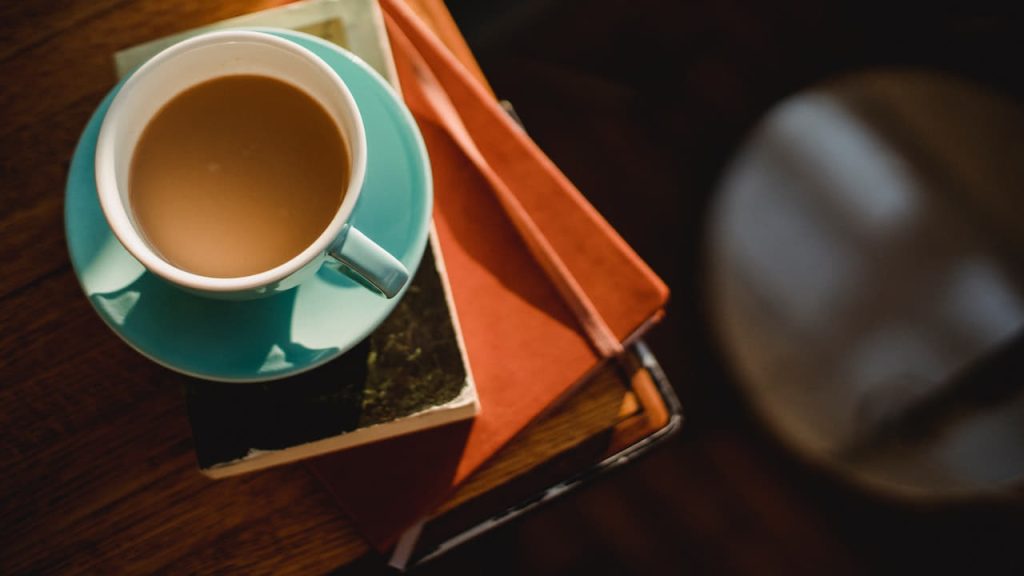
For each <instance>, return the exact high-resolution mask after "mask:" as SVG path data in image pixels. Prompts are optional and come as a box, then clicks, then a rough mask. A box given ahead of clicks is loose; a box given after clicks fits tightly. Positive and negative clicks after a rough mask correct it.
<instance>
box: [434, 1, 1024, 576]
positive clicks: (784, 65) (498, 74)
mask: <svg viewBox="0 0 1024 576" xmlns="http://www.w3.org/2000/svg"><path fill="white" fill-rule="evenodd" d="M448 6H449V8H450V9H451V11H452V13H453V14H454V16H455V19H456V21H457V23H458V24H459V26H460V28H461V30H462V32H463V33H464V34H465V36H466V38H467V40H468V42H469V44H470V47H471V48H472V50H473V51H474V53H475V55H476V56H477V58H478V59H479V61H480V63H481V66H482V67H483V70H484V72H485V74H486V75H487V77H488V78H489V80H490V81H491V83H492V85H493V87H494V89H495V91H496V92H497V94H498V95H499V97H501V98H506V99H509V100H511V101H512V103H513V104H514V105H515V107H516V110H517V111H518V113H519V115H520V116H521V118H522V120H523V122H524V123H525V125H526V128H527V130H528V131H529V132H530V133H531V134H532V135H533V137H534V138H535V139H536V140H537V142H538V143H539V144H540V146H541V147H542V148H543V149H544V150H545V151H546V152H547V153H548V154H549V155H550V156H551V157H552V158H553V159H554V161H555V162H556V163H557V164H558V165H559V166H560V167H561V168H562V169H563V170H564V171H565V172H566V174H567V175H568V176H569V177H570V178H571V179H572V180H573V181H574V182H575V183H576V184H577V185H578V187H579V188H580V189H581V190H582V191H583V192H584V193H585V194H586V195H587V197H588V198H589V199H590V200H591V201H592V202H593V203H594V204H595V205H596V207H597V208H598V209H599V210H600V211H601V213H602V214H604V216H605V217H606V218H607V219H608V220H609V221H611V223H612V224H613V225H614V226H615V227H616V228H617V229H618V230H619V231H620V233H621V234H622V235H623V236H624V237H625V238H626V240H627V241H628V242H630V243H631V244H632V245H633V246H634V247H635V249H636V250H637V251H638V252H639V253H640V254H641V255H642V256H643V257H644V258H645V259H646V260H647V261H648V262H649V263H650V264H651V265H652V266H653V267H654V269H655V270H656V271H657V272H658V273H659V274H660V275H661V276H662V277H663V278H664V279H665V280H666V281H667V282H668V283H669V285H670V286H671V288H672V291H673V297H672V302H671V304H670V308H669V314H668V317H667V319H666V320H665V322H664V323H663V324H662V325H660V326H659V327H658V328H657V329H656V330H655V331H654V332H653V333H652V334H651V335H650V337H649V338H648V342H649V343H650V345H651V347H652V348H653V350H654V352H655V353H656V355H657V356H658V358H659V359H660V361H661V362H662V364H663V366H664V367H665V369H666V372H667V373H668V376H669V378H670V379H671V380H672V382H673V383H674V385H675V387H676V389H677V391H678V393H679V395H680V397H681V399H682V401H683V404H684V406H685V410H686V416H687V421H686V423H685V426H684V429H683V432H682V433H681V434H679V435H678V436H676V437H675V438H674V439H673V440H672V441H671V442H669V443H668V444H667V445H665V446H662V447H661V448H660V449H659V450H658V451H657V452H656V453H653V454H651V455H649V456H648V457H646V458H645V459H643V460H642V461H641V462H638V463H636V464H634V465H631V466H629V467H626V468H625V469H624V470H622V471H620V472H617V473H615V474H613V475H612V476H610V477H607V478H604V479H602V480H599V481H597V482H596V483H594V484H592V485H590V486H589V487H587V488H585V489H583V490H581V491H579V492H576V493H575V494H573V495H571V496H569V497H567V498H563V499H562V500H560V501H557V502H556V503H554V504H552V505H549V506H546V507H544V508H542V509H541V510H539V511H536V512H535V513H533V514H530V515H528V516H527V517H526V518H524V519H521V520H519V521H516V522H514V523H512V524H510V525H507V526H505V527H503V528H500V529H498V530H496V531H494V532H492V533H490V534H488V535H486V536H484V537H482V538H480V539H478V540H476V541H474V542H472V543H470V544H468V545H465V546H464V547H462V548H460V549H459V550H457V551H456V552H453V553H451V554H449V555H448V556H446V557H443V558H442V559H440V560H438V561H436V562H434V563H432V564H430V565H428V566H427V567H426V569H425V570H423V572H424V573H429V574H447V573H453V572H456V573H462V572H472V573H487V574H506V573H507V574H521V573H528V574H567V573H588V574H589V573H595V574H598V573H599V574H661V573H693V572H696V573H725V574H764V573H848V572H850V573H864V572H871V573H875V572H890V571H893V572H895V571H907V570H912V571H913V572H914V573H918V572H921V571H923V570H926V569H938V570H941V571H942V572H943V573H944V572H948V571H950V570H957V571H963V572H969V573H989V572H993V571H999V570H1000V569H1001V570H1006V571H1009V572H1013V573H1020V570H1021V568H1020V561H1019V558H1020V557H1021V556H1020V554H1019V553H1018V549H1019V548H1020V547H1021V545H1022V544H1024V507H1022V506H1021V505H1020V504H1019V503H1017V504H1015V503H1013V502H1010V503H1007V502H1001V503H995V502H977V501H974V502H972V501H962V502H953V503H950V502H945V503H933V504H921V503H916V504H908V503H903V502H898V501H893V500H887V499H886V498H884V497H880V496H877V495H876V496H872V495H867V494H863V493H860V492H858V491H857V490H855V489H854V488H852V487H849V486H847V485H846V484H844V483H843V482H842V481H841V480H840V479H837V478H834V477H831V476H830V475H829V474H828V473H826V472H824V471H821V470H818V469H815V468H813V467H812V466H810V465H807V464H805V463H802V462H801V461H800V460H799V459H798V458H797V457H796V456H795V455H793V454H791V453H789V452H787V451H786V450H785V449H784V448H783V447H781V446H779V445H778V444H777V443H775V442H774V441H773V439H772V438H771V437H769V436H768V435H767V433H766V432H765V431H764V430H763V428H762V427H761V426H760V424H759V423H758V422H757V421H756V420H755V419H754V417H753V416H752V415H751V414H750V413H749V411H748V409H747V407H746V406H745V404H744V401H743V398H742V397H741V396H740V395H739V393H738V392H737V390H736V387H735V384H734V382H733V381H732V379H731V377H730V374H729V368H728V365H727V363H726V362H725V360H724V358H723V357H722V355H721V352H720V351H719V350H718V348H717V346H716V343H715V337H714V329H713V326H711V325H710V323H709V321H708V319H707V318H706V317H705V312H704V309H703V305H702V302H703V300H704V295H703V293H702V287H701V279H702V274H701V253H702V249H703V248H702V241H701V239H702V234H703V229H704V226H705V218H706V213H707V209H708V205H709V201H710V199H711V198H712V196H713V192H714V189H715V184H716V181H717V179H718V178H719V176H720V173H721V171H722V170H723V168H724V167H725V166H726V164H727V162H728V161H729V158H730V156H731V154H732V153H733V152H734V150H735V149H736V148H737V146H738V145H739V144H740V142H741V141H742V138H743V137H744V135H745V133H746V132H747V131H748V130H749V129H750V128H751V127H752V125H753V123H754V122H755V121H756V120H757V119H758V118H759V117H760V116H761V115H762V114H763V113H764V112H765V111H767V110H768V109H769V108H770V107H771V106H772V105H773V104H775V103H777V102H778V101H779V100H780V99H782V98H784V97H785V96H787V95H789V94H792V93H794V92H796V91H799V90H800V89H801V88H804V87H807V86H810V85H813V84H815V83H818V82H821V81H823V80H827V79H829V78H832V77H834V76H836V75H840V74H843V73H847V72H852V71H856V70H859V69H864V68H873V67H877V66H913V67H923V68H930V69H938V70H945V71H949V72H953V73H956V74H959V75H962V76H966V77H968V78H971V79H974V80H975V81H978V82H980V83H982V84H986V85H989V86H992V87H994V88H996V89H998V90H1001V91H1004V92H1007V93H1010V94H1011V95H1013V96H1014V97H1016V98H1017V99H1018V100H1020V99H1021V98H1024V90H1022V81H1021V79H1022V78H1024V65H1022V64H1021V62H1020V60H1019V56H1020V55H1022V54H1024V50H1022V49H1021V48H1022V46H1021V44H1022V43H1024V42H1022V41H1021V36H1022V32H1024V29H1022V27H1021V19H1020V18H1019V15H1018V14H1016V13H1015V12H1010V11H1008V10H996V9H994V8H993V7H992V6H990V5H986V4H978V3H972V4H970V5H969V6H961V7H957V8H944V7H937V6H923V5H922V6H913V5H895V6H894V5H891V4H865V3H847V4H830V5H828V6H823V5H822V4H821V3H817V2H801V1H782V2H764V3H753V2H736V1H725V2H669V1H660V0H640V1H629V2H627V1H625V0H598V1H593V2H592V1H585V0H562V1H554V0H492V1H487V2H485V1H481V0H449V1H448Z"/></svg>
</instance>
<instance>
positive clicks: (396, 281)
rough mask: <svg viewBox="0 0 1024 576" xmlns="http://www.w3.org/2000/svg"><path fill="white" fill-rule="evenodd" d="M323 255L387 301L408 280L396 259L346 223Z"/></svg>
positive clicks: (403, 267)
mask: <svg viewBox="0 0 1024 576" xmlns="http://www.w3.org/2000/svg"><path fill="white" fill-rule="evenodd" d="M327 254H328V255H329V256H330V257H332V258H334V259H335V260H337V261H338V262H340V263H341V264H342V271H343V272H345V273H346V275H348V276H350V277H351V278H352V279H353V280H355V281H357V282H359V283H360V284H362V285H363V286H366V287H367V288H370V289H372V290H375V291H377V292H380V293H381V294H383V295H384V296H386V297H387V298H393V297H394V296H395V295H396V294H398V292H399V291H401V290H402V287H403V286H405V284H406V282H408V281H409V271H408V270H406V268H405V265H403V264H402V263H401V262H399V261H398V258H395V257H394V256H392V255H391V254H388V253H387V252H386V251H385V250H384V249H383V248H381V247H380V246H378V245H377V244H376V243H375V242H374V241H373V240H370V239H369V238H367V237H366V235H365V234H363V233H362V232H360V231H359V230H356V229H355V228H354V227H352V226H350V225H348V224H346V225H345V227H344V228H343V229H342V231H341V234H338V237H337V238H336V239H335V240H334V243H333V244H331V247H330V248H329V249H328V250H327Z"/></svg>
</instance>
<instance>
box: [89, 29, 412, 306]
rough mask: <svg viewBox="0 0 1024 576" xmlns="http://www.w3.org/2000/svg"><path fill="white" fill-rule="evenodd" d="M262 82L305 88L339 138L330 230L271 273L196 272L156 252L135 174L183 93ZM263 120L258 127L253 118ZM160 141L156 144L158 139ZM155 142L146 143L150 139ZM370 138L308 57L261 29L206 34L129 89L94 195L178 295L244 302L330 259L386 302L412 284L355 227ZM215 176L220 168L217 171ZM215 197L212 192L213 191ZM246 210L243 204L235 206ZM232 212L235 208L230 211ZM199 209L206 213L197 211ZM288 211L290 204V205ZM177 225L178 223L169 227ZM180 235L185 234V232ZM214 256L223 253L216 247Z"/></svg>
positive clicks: (335, 84) (338, 82)
mask: <svg viewBox="0 0 1024 576" xmlns="http://www.w3.org/2000/svg"><path fill="white" fill-rule="evenodd" d="M238 76H248V77H263V78H269V79H273V80H276V81H279V82H282V83H285V84H287V85H289V86H291V87H294V88H297V89H299V90H301V92H303V93H304V94H305V95H306V96H308V97H310V98H312V100H313V101H315V103H316V104H318V105H319V107H320V108H321V109H322V111H323V113H325V114H326V117H327V118H329V121H330V122H333V124H334V126H335V127H336V128H337V131H338V134H339V135H340V136H341V139H342V140H343V144H344V145H343V146H342V147H341V148H339V150H343V151H344V152H343V154H344V155H345V156H346V157H345V158H339V159H338V161H339V162H346V163H347V164H346V166H347V167H348V169H347V171H346V176H345V179H346V181H344V182H339V183H338V186H339V190H341V193H342V195H341V196H340V201H339V202H338V203H337V208H336V209H335V210H333V212H330V211H328V212H327V213H325V214H324V215H323V220H324V221H325V222H326V225H325V226H324V227H323V229H322V231H320V232H319V233H318V234H317V233H316V232H315V231H313V232H312V237H313V239H312V241H310V242H308V243H303V244H302V247H301V249H300V250H299V251H297V253H295V254H294V255H293V256H290V257H288V258H287V259H286V260H285V261H283V262H280V263H278V264H276V265H273V266H272V267H269V268H267V269H263V270H258V271H254V272H252V273H246V274H244V275H240V276H233V275H220V274H211V273H203V272H197V271H196V270H190V269H188V268H187V267H184V266H182V265H181V264H180V263H178V262H172V261H171V259H170V258H168V257H167V256H165V255H164V251H161V250H159V249H158V248H157V246H155V245H154V243H153V242H152V241H151V239H150V238H149V237H148V236H147V233H146V230H145V229H144V227H143V226H142V225H141V224H140V219H139V217H138V214H136V213H135V212H134V211H133V202H138V199H137V198H135V199H133V194H132V193H131V185H130V184H131V183H132V179H131V171H132V165H133V158H134V156H135V153H136V150H137V149H138V148H139V146H140V141H142V140H143V136H144V133H145V131H146V129H147V127H148V126H150V124H151V123H153V122H154V118H158V115H159V114H160V113H161V110H162V109H163V108H164V107H165V106H166V105H168V103H170V102H171V101H172V100H174V99H175V98H176V97H178V96H179V95H182V94H185V93H187V92H188V91H189V90H190V89H193V88H195V87H197V86H201V85H209V84H204V83H210V82H211V81H214V80H218V79H224V78H228V77H238ZM254 120H258V119H254ZM154 137H155V136H154ZM147 138H149V136H147ZM368 153H372V152H371V151H368V150H367V147H366V135H365V132H364V129H363V123H362V120H361V118H360V114H359V108H358V107H357V105H356V102H355V100H354V99H353V97H352V95H351V93H350V92H349V90H348V88H347V87H346V86H345V82H344V80H343V79H342V78H340V77H339V76H338V75H337V74H336V73H335V72H334V71H333V70H332V69H331V68H330V67H329V66H328V65H327V64H326V63H324V62H323V61H322V60H320V59H319V58H318V57H317V56H316V55H315V54H313V53H312V52H310V51H309V50H307V49H305V48H303V47H301V46H299V45H297V44H295V43H293V42H289V41H288V40H285V39H283V38H279V37H277V36H274V35H271V34H268V33H264V32H257V31H243V30H227V31H217V32H210V33H206V34H201V35H199V36H195V37H192V38H190V39H187V40H184V41H182V42H179V43H177V44H175V45H173V46H171V47H169V48H167V49H165V50H163V51H162V52H160V53H159V54H157V55H156V56H154V57H153V58H152V59H150V60H149V61H147V62H146V63H145V64H143V65H142V66H141V67H139V68H138V69H137V70H136V71H135V72H134V73H133V74H132V75H131V76H130V77H129V78H128V80H127V81H126V82H125V83H124V85H123V86H122V88H121V90H120V91H119V92H118V94H117V96H116V97H115V98H114V100H113V102H112V103H111V105H110V108H109V110H108V112H107V114H106V117H105V118H104V120H103V123H102V126H101V128H100V132H99V137H98V141H97V146H96V156H95V166H96V188H97V193H98V197H99V202H100V206H101V208H102V210H103V214H104V216H105V218H106V220H107V222H108V224H109V225H110V228H111V230H112V231H113V233H114V235H115V236H116V237H117V239H118V240H119V241H120V242H121V244H123V245H124V247H125V248H126V249H127V250H128V252H130V253H131V254H132V256H134V257H135V258H136V259H137V260H138V261H139V262H141V263H142V264H143V265H144V266H145V267H146V268H147V269H148V270H149V271H151V272H152V273H154V274H156V275H157V276H159V277H161V278H163V279H164V280H166V281H167V282H170V283H171V284H174V285H175V286H178V287H180V288H183V289H185V290H188V291H190V292H194V293H197V294H200V295H204V296H210V297H216V298H225V299H245V298H255V297H261V296H267V295H271V294H275V293H278V292H282V291H285V290H288V289H290V288H293V287H295V286H296V285H298V284H299V283H301V282H302V281H303V280H304V279H306V278H308V277H309V276H310V275H312V274H314V273H315V272H316V271H317V270H318V269H319V268H320V267H321V266H322V265H324V263H325V262H326V261H328V260H336V261H337V262H338V263H340V264H341V266H339V269H341V270H342V271H343V272H345V273H346V274H348V275H349V276H351V277H353V278H354V279H355V280H357V281H358V282H359V283H360V284H362V285H364V286H367V287H368V288H370V289H373V290H375V291H377V292H379V293H381V294H383V295H384V296H386V297H388V298H390V297H393V296H395V295H396V294H398V293H399V292H400V291H401V289H402V288H403V286H405V284H406V283H407V282H408V278H409V273H408V271H407V270H406V268H405V267H404V266H403V265H402V263H401V262H400V261H399V260H398V259H396V258H395V257H394V256H392V255H391V254H389V253H388V252H387V251H385V250H384V249H383V248H381V247H380V246H378V245H377V244H376V243H374V242H373V241H372V240H371V239H369V238H367V237H366V236H365V235H364V234H362V233H361V232H360V231H359V230H357V229H356V228H355V227H353V226H352V225H351V223H350V219H351V217H352V212H353V210H354V208H355V206H356V203H357V201H358V199H359V196H360V194H363V193H372V191H364V190H363V179H364V174H365V171H366V158H367V154H368ZM210 165H211V169H212V167H214V166H215V164H214V163H211V164H210ZM214 192H216V190H214ZM289 194H290V195H291V196H289V202H293V203H295V204H294V207H299V206H304V204H298V203H302V202H303V191H302V190H301V189H298V190H295V191H293V192H289ZM239 208H241V206H239ZM229 210H230V208H229ZM196 211H201V208H200V207H196ZM285 212H287V206H286V207H285ZM171 224H172V225H173V222H172V223H171ZM189 233H190V232H189V231H188V230H184V229H183V230H182V232H181V234H182V235H185V234H189ZM210 244H211V245H209V246H203V247H202V248H203V249H204V250H209V251H211V253H213V252H214V251H217V250H221V249H223V248H222V247H221V246H218V245H216V243H214V242H210Z"/></svg>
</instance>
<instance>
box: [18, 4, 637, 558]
mask: <svg viewBox="0 0 1024 576" xmlns="http://www.w3.org/2000/svg"><path fill="white" fill-rule="evenodd" d="M278 3H279V2H256V1H247V0H232V1H227V2H217V3H206V2H187V3H166V2H161V1H157V0H142V1H138V2H127V1H124V0H99V1H96V2H81V1H74V2H67V3H62V4H60V5H59V6H55V5H52V4H50V3H33V2H11V3H5V4H3V5H2V6H0V34H2V36H3V37H4V43H3V46H2V47H0V76H2V77H3V78H5V81H4V85H3V89H2V91H0V206H2V209H0V260H2V261H3V262H4V274H3V275H0V326H2V327H3V330H2V331H0V470H3V473H2V474H0V573H3V574H13V573H54V572H56V573H83V572H84V573H125V572H127V573H155V572H173V573H196V572H204V573H223V572H243V573H298V574H310V573H323V572H327V571H330V570H332V569H334V568H336V567H338V566H340V565H343V564H346V563H348V562H350V561H351V560H353V559H355V558H357V557H359V556H361V555H363V554H364V553H365V551H366V550H367V548H366V545H365V544H364V543H363V541H362V540H361V539H360V538H359V536H358V534H356V533H355V531H354V530H353V528H352V527H351V526H350V525H349V523H348V522H347V520H346V519H345V518H344V516H343V515H342V514H341V513H340V512H339V508H338V507H337V505H336V504H335V503H334V502H333V501H332V500H331V499H330V498H329V497H328V495H327V493H326V492H325V491H324V490H323V489H322V488H321V486H320V485H319V484H318V483H317V482H316V481H315V480H314V478H313V477H312V476H311V475H310V473H309V472H308V471H307V469H306V468H305V467H304V466H302V465H297V466H285V467H281V468H276V469H272V470H267V471H263V472H258V473H254V474H251V475H248V476H243V477H240V478H231V479H227V480H221V481H211V480H208V479H206V478H205V477H203V476H202V475H200V474H199V473H198V471H197V469H196V463H195V455H194V452H193V447H192V441H191V436H190V430H189V426H188V422H187V419H186V415H185V407H184V398H183V394H182V388H183V384H184V382H185V379H184V377H181V376H178V375H176V374H173V373H171V372H169V371H167V370H165V369H163V368H161V367H158V366H156V365H154V364H152V363H150V362H149V361H147V360H145V359H144V358H142V357H141V356H139V355H138V354H137V353H135V352H134V351H132V350H131V349H130V348H129V347H128V346H126V345H125V344H124V343H122V342H121V341H120V340H119V339H118V338H117V337H116V336H115V335H114V334H113V333H112V332H111V331H110V330H108V329H107V327H106V326H104V325H103V323H102V321H101V320H100V319H99V318H98V317H97V316H96V315H95V314H94V313H93V311H92V309H91V307H90V305H89V303H88V302H87V301H86V299H85V298H83V297H82V293H81V290H80V288H79V286H78V283H77V281H76V279H75V276H74V274H73V271H72V270H71V267H70V263H69V260H68V256H67V252H66V247H65V239H64V234H63V208H64V206H63V194H64V181H65V178H66V175H67V169H68V164H69V161H70V158H71V155H72V152H73V149H74V146H75V144H76V142H77V139H78V136H79V134H80V132H81V130H82V128H83V127H84V125H85V123H86V121H87V119H88V118H89V116H90V114H91V113H92V111H93V110H94V109H95V107H96V106H97V104H98V103H99V102H100V100H101V99H102V97H103V96H104V94H105V93H106V92H107V91H108V90H109V89H110V88H111V87H112V86H113V84H114V81H115V79H114V72H113V67H112V64H111V55H112V54H113V53H114V52H115V51H117V50H119V49H122V48H125V47H128V46H132V45H135V44H138V43H140V42H143V41H146V40H149V39H152V38H156V37H160V36H164V35H167V34H171V33H174V32H178V31H181V30H185V29H189V28H192V27H195V26H199V25H202V24H207V23H210V22H214V21H217V20H221V19H224V18H228V17H231V16H236V15H239V14H243V13H247V12H251V11H254V10H258V9H262V8H266V7H270V6H272V5H275V4H278ZM416 4H417V5H418V7H419V9H420V10H421V13H424V14H432V15H433V20H434V21H441V22H442V23H444V25H445V27H446V28H445V30H446V31H447V32H446V33H447V34H448V39H450V40H451V41H453V42H455V41H456V40H457V41H458V42H461V37H457V36H453V34H455V35H457V29H455V28H454V26H453V25H452V24H451V19H450V16H447V12H446V11H444V6H443V4H441V3H440V2H439V1H438V0H423V1H421V2H417V3H416ZM445 18H447V20H445ZM459 46H461V48H460V50H461V51H460V52H459V55H460V57H463V58H467V59H471V55H470V54H469V52H468V50H465V48H464V47H465V45H464V44H460V45H459ZM457 47H458V46H457ZM470 63H472V62H470ZM474 65H475V64H474ZM632 398H633V396H631V395H630V394H628V393H627V392H626V388H625V387H624V386H623V384H622V382H621V381H620V380H619V379H618V378H617V376H616V374H615V372H614V371H610V370H609V371H604V372H602V374H601V375H599V376H598V377H597V378H596V379H595V381H594V382H593V383H588V384H586V385H585V386H584V387H582V388H581V390H580V391H579V394H578V396H577V397H576V399H574V400H573V401H572V402H570V403H569V404H567V405H566V406H565V407H563V408H562V409H560V410H557V411H555V412H553V413H552V414H549V415H548V416H546V417H545V418H544V419H542V420H541V421H539V422H537V423H536V424H535V425H534V426H533V427H531V429H530V430H529V431H528V432H527V433H526V434H525V435H524V437H523V438H522V439H520V440H519V441H518V442H519V447H518V448H516V447H513V448H510V449H509V450H506V451H504V452H502V454H501V455H499V457H497V458H495V459H494V461H493V462H492V463H491V464H489V467H491V469H490V470H489V471H487V470H485V471H482V472H481V476H480V477H478V478H475V479H474V480H473V481H471V483H470V484H468V485H467V489H466V490H467V492H466V493H464V496H466V495H467V494H470V493H472V494H477V493H479V492H481V491H484V490H486V489H487V488H488V486H491V485H494V484H499V483H502V482H505V481H507V480H508V479H509V478H511V477H513V476H515V474H518V473H521V472H522V471H524V470H528V469H529V468H530V467H531V466H532V465H533V464H534V463H536V462H537V461H542V460H543V459H545V458H547V457H549V456H551V455H554V454H556V453H559V452H563V451H564V450H565V449H566V447H568V446H571V445H572V443H573V442H576V441H578V440H579V439H581V438H587V437H591V436H592V435H593V434H594V433H596V431H599V430H607V429H608V428H609V427H610V426H614V425H615V424H616V423H618V422H623V421H626V420H628V419H629V418H630V417H632V416H638V415H640V414H642V413H643V412H644V406H643V405H642V403H641V404H638V403H636V402H635V401H632V400H630V399H632ZM624 402H625V404H624Z"/></svg>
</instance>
